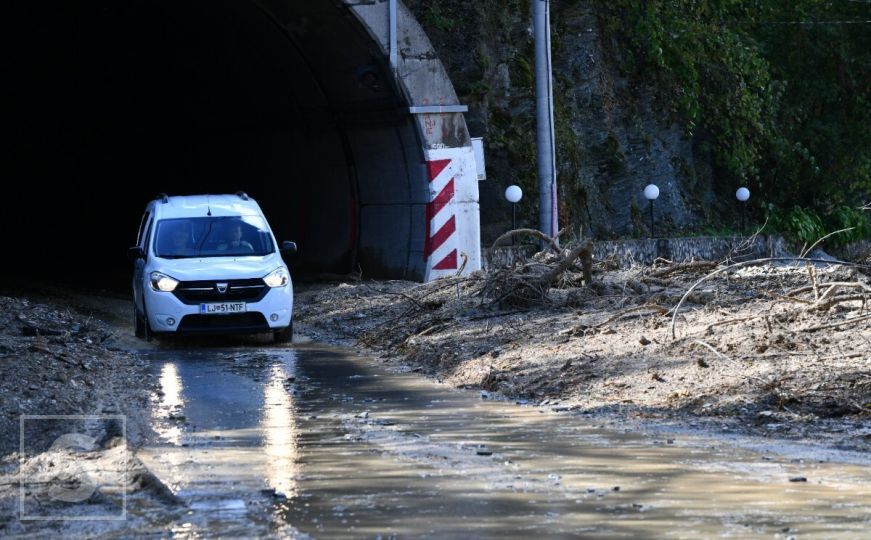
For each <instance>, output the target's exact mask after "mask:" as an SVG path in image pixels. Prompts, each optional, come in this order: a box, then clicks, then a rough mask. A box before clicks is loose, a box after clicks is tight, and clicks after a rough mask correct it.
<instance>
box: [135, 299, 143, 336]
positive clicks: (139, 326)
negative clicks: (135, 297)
mask: <svg viewBox="0 0 871 540" xmlns="http://www.w3.org/2000/svg"><path fill="white" fill-rule="evenodd" d="M133 333H134V334H135V335H136V337H138V338H140V339H145V321H143V320H142V317H140V316H139V312H138V311H136V304H135V303H134V304H133Z"/></svg>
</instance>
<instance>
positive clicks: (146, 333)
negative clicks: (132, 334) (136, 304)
mask: <svg viewBox="0 0 871 540" xmlns="http://www.w3.org/2000/svg"><path fill="white" fill-rule="evenodd" d="M142 307H143V312H142V321H141V323H140V324H142V335H141V336H137V337H140V338H142V339H143V340H145V341H151V338H153V337H154V332H152V331H151V325H150V324H148V312H147V311H144V308H145V306H142Z"/></svg>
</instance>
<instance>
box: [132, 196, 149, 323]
mask: <svg viewBox="0 0 871 540" xmlns="http://www.w3.org/2000/svg"><path fill="white" fill-rule="evenodd" d="M152 221H153V219H152V215H151V212H145V215H144V216H142V223H141V224H140V226H139V234H138V237H137V239H136V245H137V246H138V247H140V248H142V252H143V253H145V256H144V257H142V258H139V259H136V260H135V261H134V262H133V302H134V304H135V305H136V309H137V311H138V312H139V313H145V305H144V302H145V300H144V291H143V290H142V287H144V284H145V276H144V275H143V274H144V273H145V263H146V262H147V261H148V243H149V241H150V240H151V228H152Z"/></svg>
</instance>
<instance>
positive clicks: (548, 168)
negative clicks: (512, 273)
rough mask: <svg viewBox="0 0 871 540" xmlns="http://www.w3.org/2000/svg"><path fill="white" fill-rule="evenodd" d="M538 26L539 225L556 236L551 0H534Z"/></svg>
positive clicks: (534, 14) (536, 36)
mask: <svg viewBox="0 0 871 540" xmlns="http://www.w3.org/2000/svg"><path fill="white" fill-rule="evenodd" d="M532 6H533V9H532V20H533V26H534V28H535V112H536V142H537V144H538V203H539V219H538V226H539V230H541V232H542V233H544V234H546V235H547V236H549V237H554V236H556V233H557V231H558V229H557V226H558V224H557V213H556V208H557V202H556V171H555V169H554V155H555V153H556V149H555V147H554V129H553V88H552V86H551V81H552V76H551V61H550V0H532Z"/></svg>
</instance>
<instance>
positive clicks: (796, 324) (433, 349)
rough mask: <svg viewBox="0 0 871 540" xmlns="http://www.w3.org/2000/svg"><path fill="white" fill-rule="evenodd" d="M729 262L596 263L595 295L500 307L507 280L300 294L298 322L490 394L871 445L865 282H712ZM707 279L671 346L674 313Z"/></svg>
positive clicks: (684, 311) (830, 276) (764, 269)
mask: <svg viewBox="0 0 871 540" xmlns="http://www.w3.org/2000/svg"><path fill="white" fill-rule="evenodd" d="M544 262H546V261H544ZM722 268H723V267H722V266H720V267H717V266H716V265H715V264H704V263H699V264H683V265H674V264H668V265H661V266H658V267H633V268H631V269H623V270H617V269H613V268H609V267H608V265H607V264H603V263H598V264H597V265H596V267H595V269H594V283H593V286H591V287H584V286H580V285H581V284H580V276H579V275H574V274H572V272H569V273H568V274H566V275H565V276H563V277H562V278H561V281H560V282H559V283H557V284H556V287H554V288H551V289H550V290H549V291H548V292H547V294H546V297H545V298H544V299H542V300H541V301H538V302H528V303H526V305H522V304H523V303H520V304H521V305H510V303H508V302H504V301H499V297H495V298H494V295H493V294H492V292H493V291H494V290H497V291H499V292H500V294H501V295H502V296H503V297H504V287H503V288H501V289H500V288H499V287H494V286H493V280H494V279H497V278H498V279H503V280H504V279H505V276H506V275H507V274H506V272H504V271H502V272H500V274H499V275H494V274H493V273H492V272H491V273H490V274H484V273H479V274H476V275H473V276H471V277H470V278H466V279H461V278H447V279H444V280H439V281H436V282H434V283H430V284H418V283H409V282H403V281H390V282H358V281H347V282H340V283H333V284H321V285H314V286H305V287H302V288H301V289H300V290H299V291H298V292H297V299H296V315H295V317H296V320H297V321H298V328H300V330H302V331H305V332H306V333H311V334H313V335H314V336H315V337H316V339H320V340H330V339H335V338H336V336H339V337H342V338H344V339H345V340H348V341H357V342H359V343H361V344H363V345H366V346H368V347H370V348H371V349H372V350H373V351H375V352H376V353H379V354H380V355H382V356H383V357H384V358H385V361H389V362H394V363H397V364H403V365H406V366H408V367H409V368H410V369H412V370H414V371H418V372H423V373H426V374H428V375H430V376H432V377H434V378H437V379H439V380H442V381H444V382H446V383H449V384H452V385H454V386H457V387H472V388H480V389H481V390H482V391H483V393H484V395H485V396H486V395H487V394H488V393H496V394H499V395H503V396H505V397H508V398H513V399H517V400H523V401H528V402H533V403H542V404H545V405H550V406H552V407H554V408H557V409H568V410H575V411H577V412H578V413H582V414H596V415H607V416H609V417H611V418H613V419H617V420H618V421H619V419H621V418H623V419H641V420H645V421H653V422H654V423H656V422H661V423H662V424H664V425H665V424H667V425H669V426H671V427H673V428H678V429H680V428H690V429H692V428H700V429H709V430H710V429H713V430H716V431H717V432H723V431H727V432H733V433H748V434H752V435H759V436H763V437H767V438H772V439H791V440H803V441H809V442H814V443H821V444H823V445H826V446H829V447H833V448H840V449H849V450H868V449H871V320H869V319H868V318H864V317H866V316H867V315H868V311H867V310H866V307H868V306H866V305H865V301H866V297H868V296H869V294H868V293H869V290H871V287H869V280H868V277H867V276H866V275H864V274H862V273H860V272H858V271H857V270H856V269H855V268H851V267H847V266H836V265H821V264H817V265H815V266H814V265H812V266H807V265H806V264H793V265H791V266H790V265H784V264H781V265H772V264H767V265H749V266H746V267H739V268H735V269H733V270H732V271H721V272H719V273H716V274H715V275H712V276H709V277H706V276H708V275H709V274H711V273H713V272H716V271H717V270H718V269H722ZM703 278H704V279H703ZM699 280H701V283H700V284H699V285H698V286H697V287H696V288H695V289H694V290H693V291H692V292H691V293H690V294H689V295H688V296H687V298H686V299H685V300H684V302H683V304H682V305H681V307H680V310H679V311H678V314H677V316H676V317H675V318H674V334H675V337H674V338H673V337H672V317H673V315H674V313H675V307H676V306H677V304H678V303H679V302H680V300H681V298H682V297H683V295H684V293H686V292H687V291H688V290H689V289H690V287H691V286H692V285H693V284H694V283H695V282H696V281H699ZM507 283H508V284H509V285H510V284H511V283H514V282H511V281H508V282H507ZM500 285H505V282H503V283H501V284H500ZM515 304H517V303H516V302H515ZM853 318H856V321H855V322H851V320H852V319H853Z"/></svg>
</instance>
